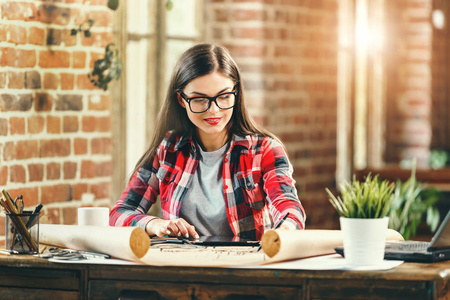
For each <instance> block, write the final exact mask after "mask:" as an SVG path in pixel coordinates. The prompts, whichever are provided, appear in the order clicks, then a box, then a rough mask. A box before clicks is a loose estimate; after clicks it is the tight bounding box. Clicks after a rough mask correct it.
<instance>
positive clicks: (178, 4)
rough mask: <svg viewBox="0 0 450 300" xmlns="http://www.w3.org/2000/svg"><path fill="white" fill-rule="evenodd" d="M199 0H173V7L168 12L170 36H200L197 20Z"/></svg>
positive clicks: (167, 23)
mask: <svg viewBox="0 0 450 300" xmlns="http://www.w3.org/2000/svg"><path fill="white" fill-rule="evenodd" d="M199 2H200V1H198V0H178V1H176V0H173V8H172V9H171V10H168V11H167V13H166V33H167V35H168V36H185V37H196V36H198V28H197V22H196V16H197V7H196V6H197V5H199Z"/></svg>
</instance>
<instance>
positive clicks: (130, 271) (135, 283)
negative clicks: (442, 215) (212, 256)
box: [0, 256, 450, 300]
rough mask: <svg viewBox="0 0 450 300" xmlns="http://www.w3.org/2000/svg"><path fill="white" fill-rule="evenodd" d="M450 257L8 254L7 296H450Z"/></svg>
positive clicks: (1, 272) (2, 264) (3, 285)
mask: <svg viewBox="0 0 450 300" xmlns="http://www.w3.org/2000/svg"><path fill="white" fill-rule="evenodd" d="M449 288H450V261H447V262H442V263H435V264H413V263H405V264H402V265H401V266H399V267H397V268H395V269H392V270H387V271H296V270H251V269H233V268H187V267H182V268H181V267H151V266H142V265H138V266H112V265H89V264H86V265H82V264H58V263H50V262H48V261H47V260H45V259H39V258H33V257H30V256H1V257H0V299H52V300H58V299H64V300H67V299H69V300H70V299H223V300H230V299H233V300H235V299H251V300H255V299H277V300H279V299H402V300H404V299H408V300H410V299H450V291H449Z"/></svg>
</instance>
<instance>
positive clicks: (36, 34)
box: [28, 27, 45, 46]
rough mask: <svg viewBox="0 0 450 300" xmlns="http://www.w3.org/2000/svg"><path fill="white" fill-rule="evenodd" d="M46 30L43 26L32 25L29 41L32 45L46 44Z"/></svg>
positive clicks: (29, 31)
mask: <svg viewBox="0 0 450 300" xmlns="http://www.w3.org/2000/svg"><path fill="white" fill-rule="evenodd" d="M44 34H45V31H44V29H42V28H37V27H31V28H30V29H29V30H28V43H29V44H32V45H39V46H42V45H44Z"/></svg>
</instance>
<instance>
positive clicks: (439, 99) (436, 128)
mask: <svg viewBox="0 0 450 300" xmlns="http://www.w3.org/2000/svg"><path fill="white" fill-rule="evenodd" d="M435 9H437V10H440V11H442V12H443V14H444V16H445V21H444V22H445V23H444V27H443V28H436V27H433V36H432V39H433V48H432V51H433V52H432V111H431V112H432V115H433V118H432V130H433V136H432V140H431V146H432V149H447V150H448V151H450V121H449V120H450V98H449V96H450V28H449V25H448V22H449V20H450V6H449V5H448V3H447V2H443V1H438V0H433V10H435Z"/></svg>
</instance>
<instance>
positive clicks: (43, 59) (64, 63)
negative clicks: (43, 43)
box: [39, 50, 70, 68]
mask: <svg viewBox="0 0 450 300" xmlns="http://www.w3.org/2000/svg"><path fill="white" fill-rule="evenodd" d="M39 66H40V67H42V68H68V67H70V53H69V52H67V51H57V50H55V51H40V52H39Z"/></svg>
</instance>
